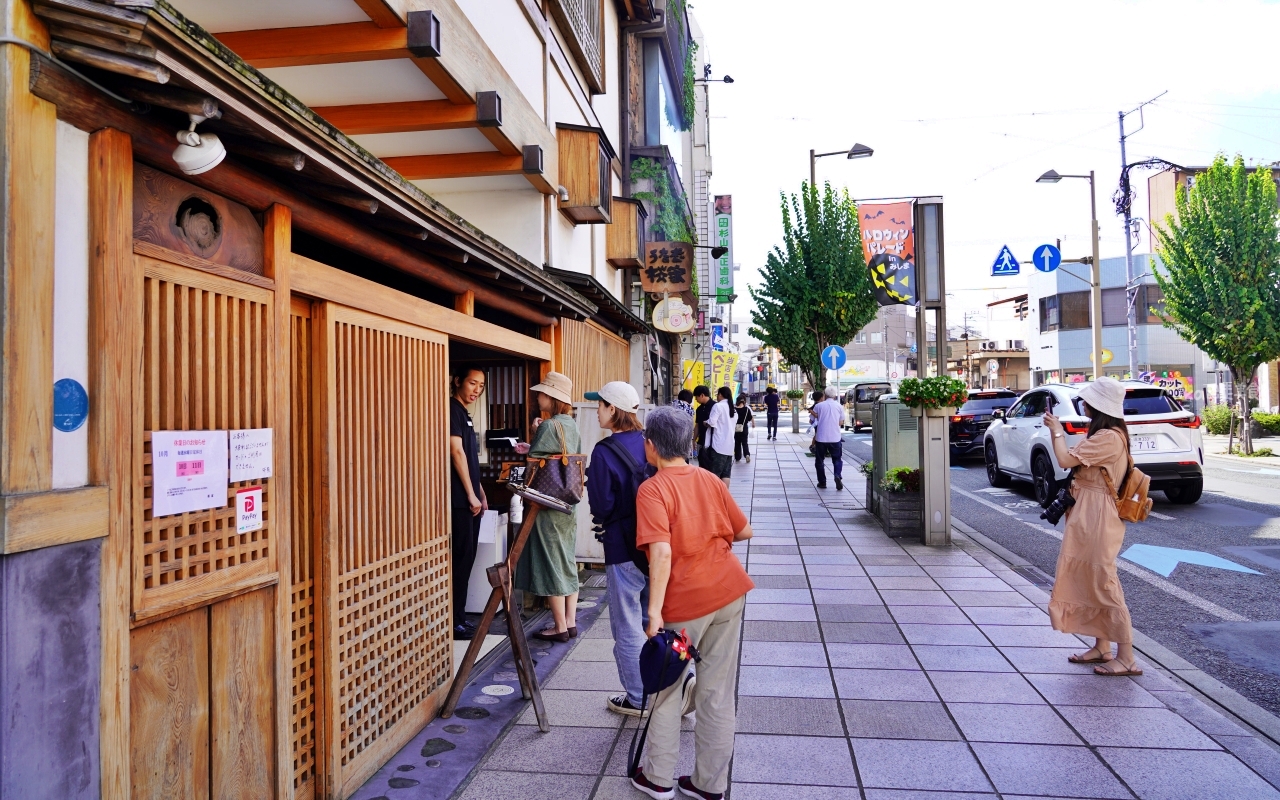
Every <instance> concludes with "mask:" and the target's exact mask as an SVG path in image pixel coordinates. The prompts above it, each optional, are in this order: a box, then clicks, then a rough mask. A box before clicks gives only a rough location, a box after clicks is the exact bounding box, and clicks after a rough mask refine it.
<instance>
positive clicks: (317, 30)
mask: <svg viewBox="0 0 1280 800" xmlns="http://www.w3.org/2000/svg"><path fill="white" fill-rule="evenodd" d="M217 38H218V41H220V42H222V43H223V44H224V45H226V46H227V47H229V48H231V49H232V50H234V51H235V53H236V55H238V56H240V57H241V58H243V59H244V60H245V61H247V62H249V64H250V65H251V66H254V67H257V68H258V69H264V68H269V67H302V66H308V65H312V64H345V63H350V62H353V61H384V60H387V59H392V58H411V57H412V54H411V53H410V52H409V45H410V42H409V35H408V29H407V28H404V27H397V28H381V27H378V26H377V25H376V24H374V23H372V22H344V23H340V24H337V25H308V26H305V27H300V28H262V29H259V30H253V31H228V32H226V33H220V34H218V35H217Z"/></svg>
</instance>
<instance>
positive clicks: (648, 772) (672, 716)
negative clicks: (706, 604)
mask: <svg viewBox="0 0 1280 800" xmlns="http://www.w3.org/2000/svg"><path fill="white" fill-rule="evenodd" d="M746 599H747V598H746V595H743V596H742V597H739V598H738V599H737V600H734V601H733V602H732V603H730V604H729V605H727V606H724V607H723V608H721V609H720V610H719V611H713V612H712V613H710V614H707V615H706V616H705V617H698V618H697V619H694V620H689V621H688V622H665V621H664V627H666V628H669V629H671V630H676V631H678V630H680V629H681V628H683V629H685V631H686V632H687V633H688V635H689V641H690V642H692V643H693V646H694V647H696V648H698V651H699V652H700V653H701V654H702V661H701V662H699V663H698V682H697V684H696V685H695V687H694V698H695V700H696V702H697V708H698V724H697V725H696V726H694V733H693V741H694V752H695V755H696V760H695V764H696V766H695V767H694V770H693V775H692V778H693V785H694V786H696V787H698V788H699V789H701V790H702V791H704V792H711V793H712V794H717V793H723V792H724V790H725V789H727V788H728V787H729V760H730V759H732V758H733V736H734V728H735V724H736V721H737V712H736V709H735V708H734V695H736V694H737V688H738V647H739V645H740V643H741V640H742V611H743V608H744V607H745V606H746ZM683 685H684V680H683V679H681V680H679V681H676V683H675V684H673V685H672V686H670V687H669V688H667V689H664V690H663V691H662V692H660V693H659V694H658V698H657V702H655V703H654V706H653V712H652V718H651V721H650V723H649V739H648V741H647V743H646V745H645V750H646V757H645V761H644V774H645V777H647V778H648V779H649V780H650V781H652V782H653V783H656V784H657V785H659V786H671V785H673V784H674V782H675V780H674V779H675V777H676V776H675V775H674V774H673V773H674V772H675V769H676V761H677V759H678V758H679V756H680V708H681V699H682V698H681V697H680V689H681V687H682V686H683Z"/></svg>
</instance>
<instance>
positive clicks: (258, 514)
mask: <svg viewBox="0 0 1280 800" xmlns="http://www.w3.org/2000/svg"><path fill="white" fill-rule="evenodd" d="M260 530H262V487H261V486H251V487H248V488H245V489H241V490H239V491H238V492H236V533H249V532H250V531H260Z"/></svg>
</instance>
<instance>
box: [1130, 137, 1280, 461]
mask: <svg viewBox="0 0 1280 800" xmlns="http://www.w3.org/2000/svg"><path fill="white" fill-rule="evenodd" d="M1175 202H1176V206H1175V208H1176V209H1177V217H1176V218H1175V217H1174V215H1172V214H1170V215H1168V216H1167V217H1166V218H1165V225H1164V227H1163V228H1161V227H1157V228H1156V231H1155V233H1156V238H1157V239H1158V240H1159V242H1160V247H1159V254H1160V258H1161V259H1162V260H1163V261H1164V264H1165V267H1166V269H1167V273H1166V274H1161V273H1160V272H1159V271H1157V272H1156V276H1155V277H1156V281H1157V282H1158V283H1159V284H1160V290H1161V291H1162V292H1163V293H1164V302H1165V314H1166V316H1165V317H1164V324H1165V325H1166V326H1167V327H1169V328H1173V329H1174V330H1176V331H1177V332H1178V334H1179V335H1180V336H1181V337H1182V338H1183V339H1186V340H1187V341H1188V342H1191V343H1192V344H1194V345H1196V346H1197V347H1199V348H1200V349H1201V350H1203V351H1205V352H1206V353H1208V354H1209V355H1210V356H1212V357H1213V358H1215V359H1217V360H1218V361H1221V362H1222V363H1224V364H1226V365H1227V367H1228V369H1230V370H1231V377H1232V378H1233V379H1234V381H1235V385H1236V387H1238V389H1239V391H1238V392H1237V398H1236V399H1237V401H1238V402H1239V408H1240V416H1241V418H1242V419H1244V420H1248V418H1249V388H1248V387H1249V385H1250V384H1251V383H1252V382H1253V376H1254V372H1255V371H1256V370H1257V368H1258V365H1259V364H1263V363H1265V362H1267V361H1271V360H1272V359H1275V358H1276V357H1277V356H1280V229H1278V228H1277V210H1276V185H1275V182H1274V180H1273V179H1272V177H1271V170H1269V169H1258V170H1254V171H1253V172H1252V173H1251V172H1249V171H1248V170H1246V169H1245V165H1244V159H1242V158H1241V157H1240V156H1236V159H1235V162H1234V163H1232V164H1228V163H1227V160H1226V158H1225V157H1223V156H1222V155H1221V154H1219V155H1218V157H1217V158H1215V159H1214V160H1213V165H1212V166H1210V167H1209V169H1208V171H1206V172H1204V173H1202V174H1200V175H1198V176H1196V180H1195V183H1194V185H1192V187H1191V190H1190V191H1184V190H1182V189H1179V190H1178V193H1177V197H1176V200H1175ZM1242 427H1243V428H1244V431H1243V433H1242V434H1241V444H1242V445H1243V448H1244V452H1246V453H1252V452H1253V437H1252V435H1251V434H1250V432H1249V425H1248V424H1245V425H1243V426H1242Z"/></svg>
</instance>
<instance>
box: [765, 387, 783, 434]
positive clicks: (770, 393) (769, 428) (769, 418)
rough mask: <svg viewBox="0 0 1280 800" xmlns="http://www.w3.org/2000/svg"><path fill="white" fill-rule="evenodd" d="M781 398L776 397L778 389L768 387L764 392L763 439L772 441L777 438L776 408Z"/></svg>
mask: <svg viewBox="0 0 1280 800" xmlns="http://www.w3.org/2000/svg"><path fill="white" fill-rule="evenodd" d="M781 403H782V398H781V397H780V396H779V395H778V387H776V386H770V387H768V388H767V389H765V390H764V410H765V413H764V421H765V437H764V438H765V439H766V440H768V439H772V440H774V441H776V440H777V438H778V406H779V405H781Z"/></svg>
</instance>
